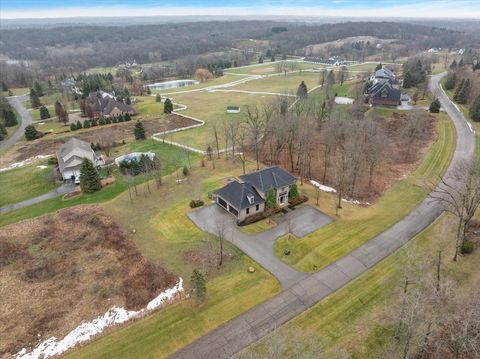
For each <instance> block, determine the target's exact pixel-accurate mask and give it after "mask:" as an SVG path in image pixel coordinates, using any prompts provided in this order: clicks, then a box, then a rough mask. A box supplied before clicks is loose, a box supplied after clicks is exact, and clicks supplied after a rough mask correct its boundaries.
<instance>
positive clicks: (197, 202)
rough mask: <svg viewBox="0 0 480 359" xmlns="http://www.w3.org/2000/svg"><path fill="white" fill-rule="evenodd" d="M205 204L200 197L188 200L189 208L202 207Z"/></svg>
mask: <svg viewBox="0 0 480 359" xmlns="http://www.w3.org/2000/svg"><path fill="white" fill-rule="evenodd" d="M204 204H205V202H203V201H202V200H201V199H192V200H191V201H190V208H197V207H202V206H203V205H204Z"/></svg>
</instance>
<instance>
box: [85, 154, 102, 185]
mask: <svg viewBox="0 0 480 359" xmlns="http://www.w3.org/2000/svg"><path fill="white" fill-rule="evenodd" d="M80 188H81V189H82V192H84V193H93V192H96V191H99V190H100V189H102V185H101V183H100V176H99V174H98V171H97V169H96V168H95V167H94V166H93V163H92V161H90V160H89V159H88V158H85V159H83V161H82V167H81V168H80Z"/></svg>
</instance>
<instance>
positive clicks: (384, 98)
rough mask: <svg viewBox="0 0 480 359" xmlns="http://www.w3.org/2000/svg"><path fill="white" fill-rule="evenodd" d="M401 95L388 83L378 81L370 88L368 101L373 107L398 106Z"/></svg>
mask: <svg viewBox="0 0 480 359" xmlns="http://www.w3.org/2000/svg"><path fill="white" fill-rule="evenodd" d="M401 95H402V93H401V91H400V90H399V89H397V88H395V87H393V85H392V83H391V82H390V81H380V82H377V83H375V84H374V85H373V86H372V87H371V88H370V90H369V94H368V101H369V102H370V104H371V105H373V106H375V105H379V106H398V105H399V104H400V97H401Z"/></svg>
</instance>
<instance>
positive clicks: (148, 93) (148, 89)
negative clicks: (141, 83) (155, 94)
mask: <svg viewBox="0 0 480 359" xmlns="http://www.w3.org/2000/svg"><path fill="white" fill-rule="evenodd" d="M151 94H152V90H150V86H147V95H149V96H150V95H151Z"/></svg>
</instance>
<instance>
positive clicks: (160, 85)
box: [147, 80, 198, 90]
mask: <svg viewBox="0 0 480 359" xmlns="http://www.w3.org/2000/svg"><path fill="white" fill-rule="evenodd" d="M196 84H198V81H195V80H173V81H165V82H156V83H154V84H150V85H147V86H148V87H150V89H151V90H165V89H173V88H177V87H185V86H191V85H196Z"/></svg>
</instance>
